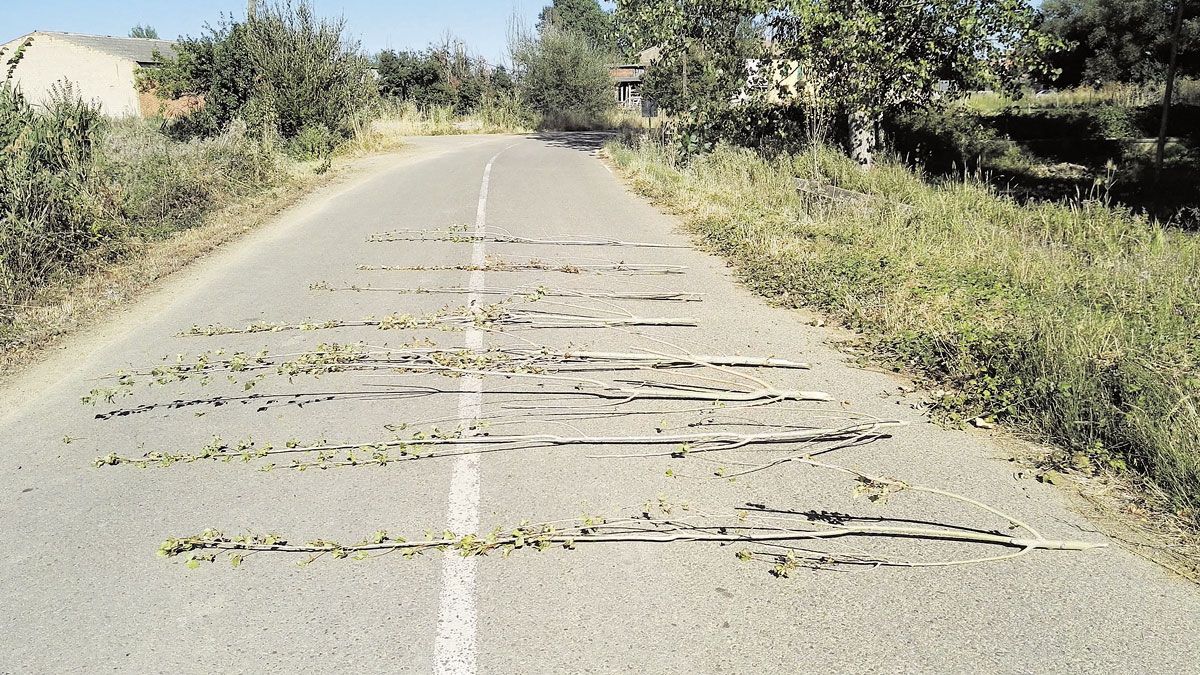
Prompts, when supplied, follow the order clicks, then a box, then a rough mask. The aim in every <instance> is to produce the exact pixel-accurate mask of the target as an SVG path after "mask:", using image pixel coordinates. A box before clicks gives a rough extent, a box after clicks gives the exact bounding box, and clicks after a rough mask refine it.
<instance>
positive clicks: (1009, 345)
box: [609, 143, 1200, 523]
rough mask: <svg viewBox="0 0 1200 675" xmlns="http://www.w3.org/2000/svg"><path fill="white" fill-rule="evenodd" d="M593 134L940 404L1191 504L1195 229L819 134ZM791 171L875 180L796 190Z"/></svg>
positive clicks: (711, 236)
mask: <svg viewBox="0 0 1200 675" xmlns="http://www.w3.org/2000/svg"><path fill="white" fill-rule="evenodd" d="M609 152H610V154H611V155H612V157H613V158H614V160H615V161H616V162H617V164H618V165H619V166H621V167H622V168H623V169H624V170H625V172H626V174H627V175H628V176H629V177H630V179H631V180H632V182H633V185H634V186H635V187H636V188H637V189H639V190H640V191H642V192H643V193H645V194H647V195H649V196H651V197H652V198H654V199H656V200H657V201H658V202H659V203H661V204H664V205H665V206H667V207H669V208H670V209H672V210H674V211H676V212H678V213H680V214H681V215H682V216H683V217H684V219H685V221H686V222H687V223H688V225H689V226H690V227H691V228H692V229H693V230H694V231H695V232H696V233H697V235H698V236H700V237H701V239H702V240H703V241H704V242H705V243H706V244H707V245H709V246H710V247H711V248H713V249H715V250H716V251H718V252H720V253H722V254H724V255H726V256H727V257H729V258H730V260H731V261H732V263H733V264H734V266H735V267H736V268H737V270H738V271H739V273H740V275H741V277H742V278H743V279H744V280H745V281H746V283H747V284H748V285H750V286H751V287H752V288H754V289H755V290H757V291H758V292H760V293H762V294H763V295H765V296H766V297H768V298H771V299H772V300H774V301H775V302H778V303H779V304H782V305H786V306H811V307H817V308H820V309H822V310H824V311H826V312H828V313H830V314H832V315H834V316H836V317H837V318H839V319H841V320H843V321H844V322H846V323H847V324H848V325H850V326H851V327H853V328H855V329H857V330H859V331H862V332H863V333H864V334H865V335H867V336H869V341H870V342H871V344H872V345H873V346H874V351H875V353H876V355H877V356H878V357H879V358H881V359H883V360H885V361H886V362H887V363H889V364H892V365H894V366H895V367H897V368H903V369H907V370H911V371H916V372H920V373H923V374H924V375H926V376H928V377H930V378H932V379H935V380H937V381H938V382H940V383H942V388H944V389H945V390H946V391H947V392H948V393H946V394H945V395H944V396H943V397H941V398H940V400H939V401H938V408H939V410H940V411H941V413H942V414H944V415H946V416H947V417H949V418H951V419H958V420H965V421H970V420H974V419H976V418H983V419H986V420H998V421H1004V422H1007V423H1010V424H1012V425H1013V426H1015V427H1017V428H1020V429H1022V430H1024V431H1026V432H1028V433H1030V434H1033V435H1036V436H1037V437H1040V438H1045V439H1049V440H1052V441H1053V442H1054V443H1055V444H1056V445H1058V446H1059V447H1060V448H1061V449H1060V450H1058V451H1056V452H1055V453H1054V455H1053V457H1051V458H1049V459H1050V460H1051V461H1052V462H1054V463H1056V464H1058V465H1060V466H1063V467H1070V468H1072V469H1075V470H1080V471H1086V472H1104V471H1117V472H1123V471H1132V472H1134V473H1135V474H1137V475H1140V476H1142V477H1144V480H1145V481H1147V484H1152V485H1154V486H1156V487H1157V489H1159V490H1161V492H1162V494H1163V495H1164V496H1165V498H1166V500H1167V502H1168V503H1169V505H1170V506H1171V508H1172V509H1173V510H1174V511H1175V512H1176V513H1177V514H1178V515H1179V517H1180V518H1183V519H1184V520H1187V521H1190V522H1193V523H1194V522H1196V521H1197V520H1198V518H1197V515H1198V514H1200V410H1198V407H1200V406H1198V405H1197V399H1198V398H1200V376H1197V372H1198V370H1197V369H1198V366H1200V300H1198V298H1200V240H1197V239H1196V238H1195V237H1193V236H1189V235H1186V234H1182V233H1179V232H1175V231H1171V230H1169V229H1165V228H1163V227H1159V226H1157V225H1155V224H1153V223H1150V222H1147V221H1146V220H1145V219H1143V218H1139V217H1135V216H1133V215H1131V214H1129V213H1128V212H1126V211H1123V210H1119V209H1112V208H1107V207H1105V206H1103V205H1101V204H1098V203H1094V202H1084V203H1078V202H1077V203H1073V204H1036V205H1029V206H1020V205H1018V204H1016V203H1014V202H1012V201H1009V200H1006V199H1003V198H1001V197H998V196H996V195H995V194H994V193H993V192H992V191H990V190H989V189H988V188H987V187H986V186H983V185H980V184H976V183H972V182H967V183H963V182H944V183H940V184H936V185H931V184H929V183H927V182H925V181H924V180H922V178H921V177H920V176H918V175H916V174H914V173H912V172H911V171H909V170H907V169H905V168H903V167H900V166H895V165H884V166H881V167H880V168H878V169H877V170H875V171H872V172H869V173H864V172H861V171H859V170H858V169H857V168H856V167H855V166H853V165H852V164H850V163H849V162H848V161H846V160H845V159H844V158H842V157H841V156H840V155H838V154H837V153H833V152H825V151H820V152H815V153H813V154H811V155H802V156H797V157H790V158H788V157H785V158H780V159H777V160H765V159H762V158H760V157H759V156H757V155H755V154H753V153H751V152H748V151H741V150H734V149H730V148H721V149H719V150H717V151H716V152H714V153H712V154H711V155H708V156H705V157H703V158H699V159H696V160H695V161H693V162H692V163H690V164H687V165H683V164H680V163H678V162H677V161H676V159H675V154H674V152H673V151H671V150H669V149H666V148H663V147H661V146H657V145H653V144H646V143H643V144H641V145H637V146H635V147H629V146H623V145H613V146H610V148H609ZM796 176H800V177H804V178H808V179H810V180H818V181H824V182H828V183H832V184H834V185H838V186H841V187H844V188H848V189H851V190H856V191H858V192H863V193H867V194H869V195H873V196H875V197H878V198H879V199H876V200H874V201H872V202H870V203H868V204H865V205H864V204H861V203H860V204H842V203H835V202H830V201H828V200H822V199H819V198H816V197H811V196H809V197H806V196H802V195H800V194H798V193H797V191H796V189H795V185H794V178H795V177H796Z"/></svg>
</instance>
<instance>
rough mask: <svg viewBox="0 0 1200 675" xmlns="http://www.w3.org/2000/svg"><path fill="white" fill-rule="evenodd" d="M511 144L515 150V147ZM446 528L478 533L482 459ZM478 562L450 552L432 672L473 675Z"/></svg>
mask: <svg viewBox="0 0 1200 675" xmlns="http://www.w3.org/2000/svg"><path fill="white" fill-rule="evenodd" d="M513 145H516V144H515V143H514V144H513ZM511 147H513V146H512V145H510V146H508V147H507V148H504V150H501V151H500V152H498V153H496V155H495V156H494V157H492V158H491V159H490V160H488V163H487V166H486V167H484V169H483V183H482V184H481V185H480V187H479V207H478V210H477V211H476V215H475V234H476V235H482V234H483V233H484V230H485V229H486V228H487V201H488V188H489V186H490V185H491V180H492V166H493V165H495V163H496V160H497V159H498V158H499V157H500V155H502V154H504V152H505V150H508V148H511ZM485 262H486V258H485V251H484V242H483V241H476V242H475V243H474V245H473V246H472V248H471V265H472V266H473V267H475V269H474V270H472V271H471V278H470V281H469V282H468V286H467V287H468V289H469V290H470V291H471V293H470V295H469V296H468V301H467V302H468V304H469V306H472V307H473V306H475V305H477V304H478V303H479V302H480V301H481V298H482V297H483V296H482V295H480V294H479V293H478V291H481V290H483V288H484V287H485V286H484V278H483V270H482V269H481V268H482V267H483V265H484V263H485ZM466 333H467V334H466V346H467V349H471V350H481V349H483V331H480V330H478V329H476V328H469V329H467V332H466ZM458 383H459V385H460V387H461V390H460V391H461V392H462V393H461V394H459V398H458V416H459V419H460V420H461V421H462V422H463V423H464V424H470V423H472V422H474V421H475V420H477V419H479V417H480V415H481V414H482V410H483V380H482V379H480V378H479V377H474V376H473V377H463V378H460V379H459V380H458ZM446 529H448V530H450V531H452V532H454V533H456V534H460V535H462V534H471V533H474V532H477V531H478V530H479V456H478V455H476V454H465V455H461V456H459V458H458V459H457V460H455V462H454V473H453V475H452V476H451V478H450V503H449V507H448V508H447V514H446ZM475 597H476V596H475V559H474V558H464V557H462V556H461V555H459V554H458V553H457V552H455V551H446V553H445V555H444V557H443V559H442V592H441V606H440V608H439V609H438V628H437V641H436V642H435V643H434V647H433V660H434V670H435V671H436V672H438V673H446V674H453V675H473V674H474V673H475V654H476V642H475V634H476V625H477V620H476V609H475Z"/></svg>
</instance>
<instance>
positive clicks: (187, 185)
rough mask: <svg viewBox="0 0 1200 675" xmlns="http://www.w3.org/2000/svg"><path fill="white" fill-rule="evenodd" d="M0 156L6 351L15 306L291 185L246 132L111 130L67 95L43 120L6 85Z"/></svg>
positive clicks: (1, 320)
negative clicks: (240, 201)
mask: <svg viewBox="0 0 1200 675" xmlns="http://www.w3.org/2000/svg"><path fill="white" fill-rule="evenodd" d="M0 148H3V151H0V336H3V337H4V339H3V340H0V341H3V342H7V341H8V340H9V338H8V337H7V336H8V335H9V334H11V333H12V332H13V331H12V326H11V323H12V321H13V319H14V318H15V316H16V315H17V312H16V309H17V306H19V305H22V304H24V303H28V302H29V301H31V300H34V299H35V298H37V296H38V294H39V293H40V292H41V291H42V290H43V289H44V288H45V287H47V286H50V285H53V284H55V283H57V282H61V281H64V280H66V279H68V278H70V277H71V276H73V275H76V274H79V273H81V272H86V271H87V270H88V269H89V268H91V267H92V266H94V265H95V264H96V263H99V262H103V261H105V260H110V259H114V258H116V257H119V256H122V255H124V254H125V253H127V252H128V250H129V248H130V246H131V245H133V244H136V242H138V241H141V240H147V239H153V238H157V237H162V236H165V235H168V234H171V233H173V232H176V231H178V230H181V229H183V228H187V227H191V226H193V225H196V224H198V223H200V222H202V220H203V218H204V216H205V215H207V214H209V213H211V212H212V211H213V210H215V209H217V208H220V207H221V206H224V205H226V204H228V203H230V202H231V201H232V200H234V199H237V198H239V197H243V196H246V195H250V194H254V193H257V192H260V191H262V190H264V189H266V188H268V187H270V186H273V185H276V184H278V183H279V182H280V181H282V180H283V179H284V173H283V171H282V170H281V168H280V166H279V163H278V161H277V155H276V154H275V152H274V151H273V150H272V149H271V148H270V147H269V146H266V145H264V144H263V143H261V142H259V141H257V140H254V139H251V138H249V137H247V135H246V133H245V126H244V125H241V124H233V125H231V127H230V128H229V129H228V130H227V131H226V132H225V133H223V134H222V135H220V136H217V137H215V138H212V139H207V140H193V141H190V142H182V143H181V142H178V141H174V140H172V139H170V138H168V137H167V136H165V135H163V134H161V133H159V132H158V131H157V130H156V129H155V128H154V127H153V126H152V125H150V124H148V123H146V122H143V121H141V120H122V121H119V122H117V121H106V120H104V119H103V118H102V117H101V116H100V114H99V110H98V108H97V106H95V105H92V104H89V103H85V102H83V101H81V100H80V99H79V97H78V96H77V95H76V94H75V93H74V92H73V91H72V90H71V88H70V87H69V86H60V87H58V88H57V89H56V91H55V93H54V95H53V97H52V99H51V101H50V103H49V104H48V105H47V106H46V107H45V110H35V109H33V108H32V107H31V106H30V105H29V104H28V103H27V102H26V101H25V99H24V98H23V97H22V96H21V95H20V93H19V92H18V91H16V90H14V89H13V88H11V87H9V86H8V85H0Z"/></svg>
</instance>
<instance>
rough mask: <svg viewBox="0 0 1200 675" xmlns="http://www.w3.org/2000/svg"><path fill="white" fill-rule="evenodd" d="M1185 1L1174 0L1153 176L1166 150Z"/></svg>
mask: <svg viewBox="0 0 1200 675" xmlns="http://www.w3.org/2000/svg"><path fill="white" fill-rule="evenodd" d="M1185 4H1187V2H1186V0H1176V6H1175V21H1174V26H1173V27H1172V29H1171V60H1170V62H1169V63H1168V64H1167V87H1166V91H1165V92H1163V109H1162V124H1161V125H1159V127H1158V147H1157V148H1156V149H1155V152H1154V176H1155V179H1156V180H1157V179H1158V178H1159V177H1161V176H1162V170H1163V159H1164V158H1165V155H1166V149H1167V123H1168V122H1169V121H1170V119H1171V99H1172V98H1174V96H1175V68H1176V66H1177V65H1178V63H1179V36H1180V34H1181V33H1182V32H1183V6H1184V5H1185Z"/></svg>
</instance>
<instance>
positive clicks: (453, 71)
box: [376, 37, 516, 115]
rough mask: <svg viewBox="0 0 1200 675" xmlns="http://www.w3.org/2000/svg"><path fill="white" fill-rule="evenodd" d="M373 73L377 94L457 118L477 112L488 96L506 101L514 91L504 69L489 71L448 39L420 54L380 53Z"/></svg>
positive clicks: (458, 43) (484, 63) (479, 59)
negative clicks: (440, 108)
mask: <svg viewBox="0 0 1200 675" xmlns="http://www.w3.org/2000/svg"><path fill="white" fill-rule="evenodd" d="M376 69H377V72H378V75H379V93H380V94H382V95H384V96H390V97H394V98H398V99H404V100H409V101H415V102H418V103H421V104H424V105H436V106H447V107H450V108H453V109H454V111H455V112H456V113H458V114H460V115H465V114H467V113H470V112H473V111H475V110H478V109H479V107H480V106H481V105H483V104H484V102H485V99H487V98H488V97H489V96H490V97H504V98H507V97H511V96H513V94H514V92H515V91H516V83H515V82H514V81H513V78H512V75H511V74H510V73H509V72H508V70H507V69H506V68H505V67H504V66H496V67H492V66H491V65H489V64H488V62H487V61H486V60H485V59H483V58H482V57H480V56H476V55H473V54H471V52H470V51H469V49H468V48H467V45H466V44H465V43H463V42H462V41H460V40H457V39H454V38H449V37H447V38H446V39H444V40H443V41H442V42H441V43H439V44H435V45H431V46H430V47H428V48H426V49H424V50H420V51H394V50H390V49H389V50H385V51H382V52H380V53H379V55H378V56H377V57H376Z"/></svg>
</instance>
